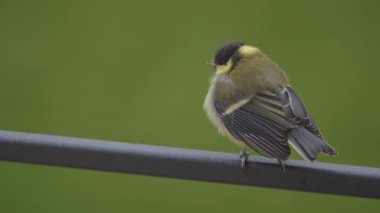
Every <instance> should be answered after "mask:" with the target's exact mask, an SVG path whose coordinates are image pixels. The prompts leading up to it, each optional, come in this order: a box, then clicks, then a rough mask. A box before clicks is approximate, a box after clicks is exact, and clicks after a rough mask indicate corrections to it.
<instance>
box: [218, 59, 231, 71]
mask: <svg viewBox="0 0 380 213" xmlns="http://www.w3.org/2000/svg"><path fill="white" fill-rule="evenodd" d="M231 68H232V60H231V59H230V60H228V62H227V63H226V64H225V65H219V66H217V67H216V72H217V73H218V74H224V73H228V72H229V71H230V70H231Z"/></svg>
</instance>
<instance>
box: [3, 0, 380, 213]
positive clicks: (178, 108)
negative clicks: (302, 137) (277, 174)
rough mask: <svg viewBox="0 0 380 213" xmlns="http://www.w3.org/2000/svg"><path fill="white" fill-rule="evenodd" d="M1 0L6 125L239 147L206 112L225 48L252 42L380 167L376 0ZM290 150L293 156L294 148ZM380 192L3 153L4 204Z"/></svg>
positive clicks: (254, 202)
mask: <svg viewBox="0 0 380 213" xmlns="http://www.w3.org/2000/svg"><path fill="white" fill-rule="evenodd" d="M190 2H191V1H151V2H146V1H40V0H36V1H5V0H3V1H1V2H0V27H1V30H0V99H1V101H0V129H5V130H15V131H25V132H35V133H44V134H55V135H64V136H73V137H86V138H96V139H107V140H117V141H127V142H133V143H142V144H153V145H162V146H173V147H182V148H192V149H200V150H213V151H223V152H232V153H236V154H238V151H239V150H238V149H237V147H235V146H234V145H233V144H232V143H230V142H228V140H226V139H225V138H222V137H221V136H219V135H218V133H217V131H216V129H215V128H214V127H213V126H212V125H211V124H210V122H209V121H208V120H207V118H206V116H205V113H204V112H203V110H202V104H203V99H204V96H205V94H206V92H207V89H208V83H209V78H210V76H211V75H212V70H211V68H210V67H208V66H207V65H206V62H207V61H208V60H209V59H211V58H212V57H213V54H214V52H215V50H216V48H218V47H219V46H220V45H222V44H223V43H225V42H227V41H230V40H244V41H246V42H247V43H250V44H254V45H257V46H258V47H259V48H261V49H262V50H263V51H264V52H265V53H266V54H267V55H269V56H270V57H271V58H273V59H274V60H275V61H276V62H277V63H278V64H279V65H280V66H281V67H282V68H283V69H284V70H285V71H286V72H287V74H288V76H289V78H290V80H291V82H292V85H293V87H294V88H295V89H296V90H297V92H298V93H299V95H300V96H301V97H302V98H303V100H304V102H305V103H306V105H307V106H308V109H309V111H310V112H311V113H312V114H313V116H314V117H315V120H316V121H317V122H318V124H319V126H320V128H321V130H322V131H323V133H324V135H325V137H326V138H327V140H328V141H329V142H330V143H331V144H333V145H334V146H335V147H336V148H337V149H338V151H339V156H338V157H336V158H329V157H326V156H322V157H321V161H326V162H332V163H342V164H353V165H363V166H372V167H379V166H380V155H379V148H380V145H379V144H380V137H379V134H378V127H379V120H380V114H379V111H378V108H379V106H378V104H379V103H380V101H379V94H378V92H379V89H378V86H377V85H378V83H379V80H380V74H379V71H380V64H379V59H378V57H379V52H380V44H379V41H380V39H379V38H380V25H379V19H380V13H379V12H378V11H379V9H380V7H379V6H380V3H379V1H343V0H342V1H252V0H247V1H226V0H219V1H214V2H205V1H199V2H196V1H192V2H191V3H190ZM294 158H296V159H299V158H298V157H297V156H294ZM379 209H380V202H379V201H377V200H373V199H361V198H350V197H340V196H331V195H320V194H312V193H301V192H293V191H285V190H275V189H264V188H256V187H244V186H231V185H224V184H213V183H204V182H195V181H184V180H173V179H166V178H155V177H144V176H136V175H125V174H114V173H105V172H94V171H86V170H78V169H67V168H55V167H47V166H37V165H26V164H19V163H8V162H0V212H55V213H58V212H92V213H94V212H268V211H270V212H300V211H303V212H305V211H306V212H338V211H344V212H346V213H347V212H355V213H356V212H358V211H363V210H365V211H366V212H370V211H372V212H376V211H378V210H379Z"/></svg>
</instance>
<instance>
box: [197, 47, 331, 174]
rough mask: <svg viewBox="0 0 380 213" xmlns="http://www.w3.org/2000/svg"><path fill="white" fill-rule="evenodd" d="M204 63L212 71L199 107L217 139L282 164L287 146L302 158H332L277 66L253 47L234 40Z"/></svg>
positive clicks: (243, 163) (244, 152)
mask: <svg viewBox="0 0 380 213" xmlns="http://www.w3.org/2000/svg"><path fill="white" fill-rule="evenodd" d="M210 64H211V65H212V66H213V67H214V69H215V74H214V76H213V78H212V79H211V86H210V89H209V91H208V94H207V96H206V99H205V102H204V109H205V110H206V112H207V115H208V117H209V118H210V120H211V121H212V123H213V124H214V125H215V126H216V127H217V128H218V130H219V132H220V133H221V134H222V135H225V136H227V137H228V138H229V139H231V140H232V141H233V142H235V143H236V144H237V145H238V146H240V147H241V149H242V150H241V152H240V159H241V166H242V167H243V168H244V167H245V166H246V161H247V158H248V153H247V149H248V148H251V149H253V150H255V151H256V152H258V153H259V154H261V155H264V156H266V157H269V158H275V159H277V160H279V162H280V163H281V164H282V165H283V166H284V164H283V163H284V160H287V159H288V158H289V155H290V147H289V145H291V146H292V147H293V148H294V149H295V150H296V151H297V152H298V153H299V154H300V155H301V156H302V157H303V158H304V159H306V160H309V161H314V160H315V159H316V158H317V156H318V154H319V153H321V152H323V153H326V154H329V155H336V154H337V152H336V150H335V149H334V148H333V147H332V146H331V145H329V144H328V143H327V142H326V141H325V140H324V139H323V136H322V134H321V132H320V131H319V129H318V127H317V125H316V123H315V122H314V120H313V119H312V117H311V116H310V114H309V113H308V112H307V110H306V108H305V106H304V104H303V103H302V101H301V99H300V98H299V97H298V96H297V94H296V93H295V91H294V90H293V89H292V87H291V86H290V84H289V82H288V78H287V77H286V75H285V73H284V72H283V71H282V70H281V68H280V67H279V66H278V65H277V64H276V63H274V62H273V61H272V60H271V59H270V58H268V57H267V56H266V55H264V53H262V52H261V51H260V50H259V49H258V48H256V47H253V46H250V45H246V44H244V42H240V41H234V42H230V43H228V44H225V45H224V46H223V47H221V48H220V49H219V50H217V52H216V54H215V58H214V60H213V61H212V62H210Z"/></svg>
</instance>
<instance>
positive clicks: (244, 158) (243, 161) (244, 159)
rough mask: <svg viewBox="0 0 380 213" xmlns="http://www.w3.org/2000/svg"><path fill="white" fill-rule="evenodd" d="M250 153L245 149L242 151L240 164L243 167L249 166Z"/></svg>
mask: <svg viewBox="0 0 380 213" xmlns="http://www.w3.org/2000/svg"><path fill="white" fill-rule="evenodd" d="M247 160H248V153H247V152H246V151H245V150H241V151H240V166H241V169H243V170H244V169H245V168H247Z"/></svg>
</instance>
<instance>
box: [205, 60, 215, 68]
mask: <svg viewBox="0 0 380 213" xmlns="http://www.w3.org/2000/svg"><path fill="white" fill-rule="evenodd" d="M207 64H208V65H210V66H212V67H213V68H216V64H215V62H214V60H211V61H209V62H207Z"/></svg>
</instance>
